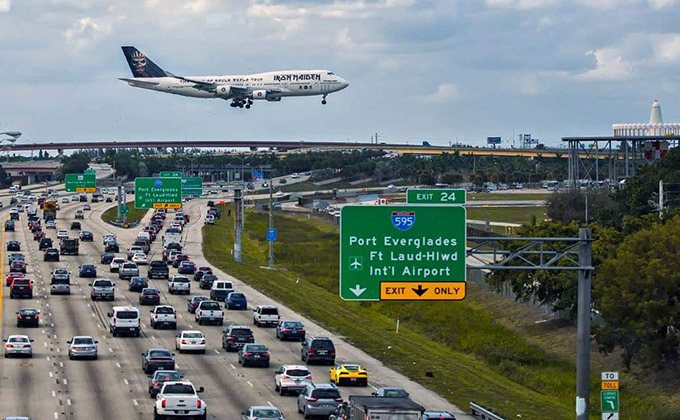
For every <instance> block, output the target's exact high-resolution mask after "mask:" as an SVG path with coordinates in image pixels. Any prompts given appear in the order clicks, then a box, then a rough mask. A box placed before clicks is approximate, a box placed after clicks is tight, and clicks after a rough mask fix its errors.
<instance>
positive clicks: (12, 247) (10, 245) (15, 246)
mask: <svg viewBox="0 0 680 420" xmlns="http://www.w3.org/2000/svg"><path fill="white" fill-rule="evenodd" d="M7 250H8V251H21V242H19V241H9V242H7Z"/></svg>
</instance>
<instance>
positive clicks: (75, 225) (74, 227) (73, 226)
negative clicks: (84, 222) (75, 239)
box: [71, 222, 80, 230]
mask: <svg viewBox="0 0 680 420" xmlns="http://www.w3.org/2000/svg"><path fill="white" fill-rule="evenodd" d="M71 230H80V222H71Z"/></svg>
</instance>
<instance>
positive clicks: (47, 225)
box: [45, 220, 57, 229]
mask: <svg viewBox="0 0 680 420" xmlns="http://www.w3.org/2000/svg"><path fill="white" fill-rule="evenodd" d="M56 228H57V223H56V222H55V221H54V220H49V221H47V222H46V223H45V229H56Z"/></svg>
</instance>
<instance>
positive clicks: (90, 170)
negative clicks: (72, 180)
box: [83, 169, 97, 174]
mask: <svg viewBox="0 0 680 420" xmlns="http://www.w3.org/2000/svg"><path fill="white" fill-rule="evenodd" d="M83 173H85V174H96V173H97V171H95V170H94V169H85V171H84V172H83Z"/></svg>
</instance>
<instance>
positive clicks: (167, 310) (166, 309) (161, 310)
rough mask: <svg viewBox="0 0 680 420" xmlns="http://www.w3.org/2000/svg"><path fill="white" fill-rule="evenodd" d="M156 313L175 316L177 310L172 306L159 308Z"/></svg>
mask: <svg viewBox="0 0 680 420" xmlns="http://www.w3.org/2000/svg"><path fill="white" fill-rule="evenodd" d="M156 313H157V314H174V313H175V310H174V309H173V308H171V307H170V306H159V307H158V308H156Z"/></svg>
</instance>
